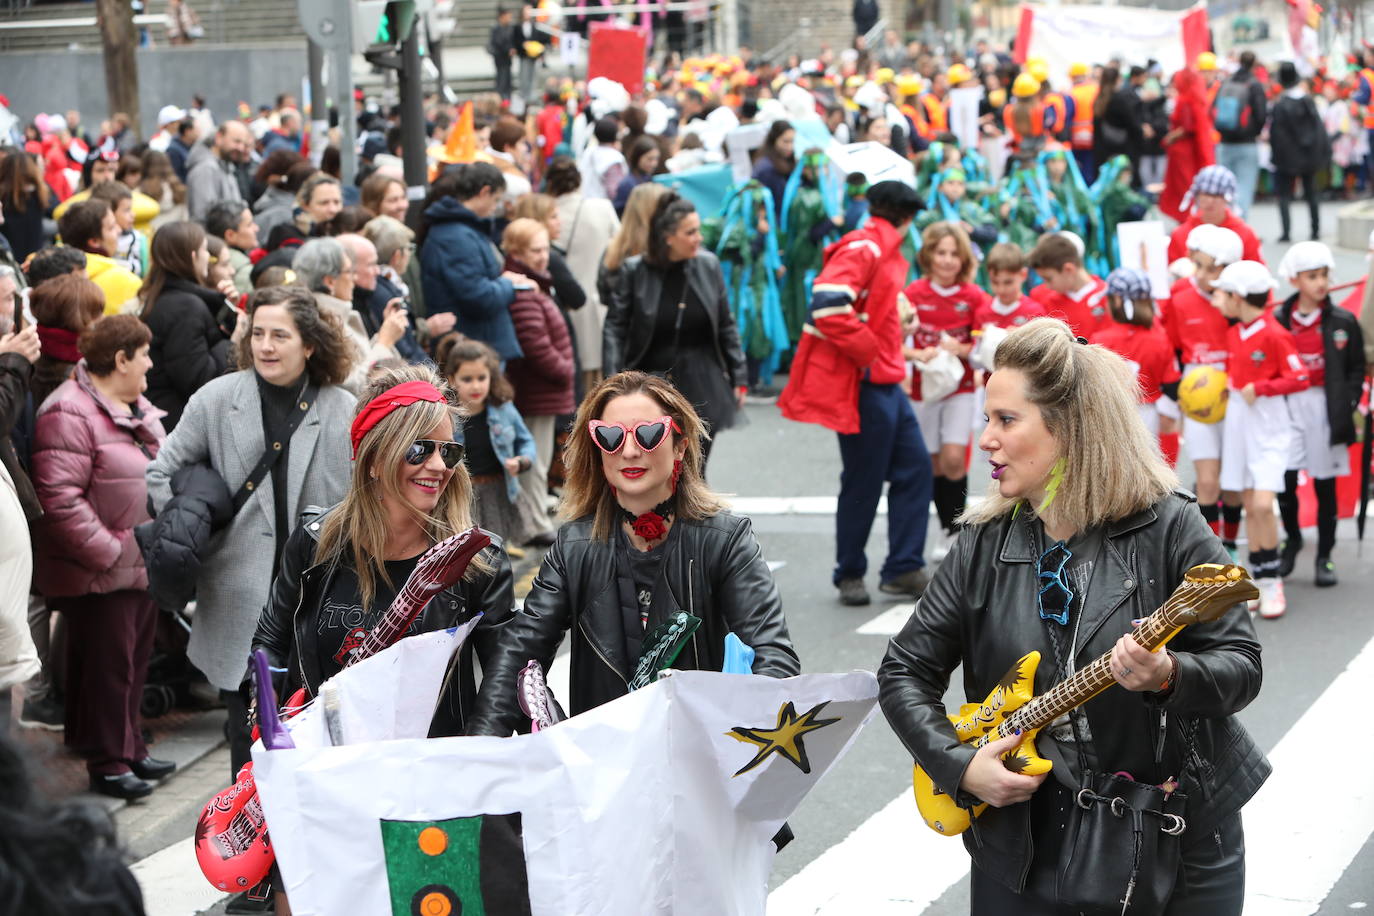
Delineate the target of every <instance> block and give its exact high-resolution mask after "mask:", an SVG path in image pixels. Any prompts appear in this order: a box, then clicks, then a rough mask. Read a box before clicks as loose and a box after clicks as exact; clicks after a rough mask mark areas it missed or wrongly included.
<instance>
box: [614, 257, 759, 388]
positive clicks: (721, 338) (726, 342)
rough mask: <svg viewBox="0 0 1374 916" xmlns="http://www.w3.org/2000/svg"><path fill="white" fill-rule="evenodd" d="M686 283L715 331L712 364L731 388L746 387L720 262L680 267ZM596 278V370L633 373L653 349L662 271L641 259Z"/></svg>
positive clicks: (694, 262)
mask: <svg viewBox="0 0 1374 916" xmlns="http://www.w3.org/2000/svg"><path fill="white" fill-rule="evenodd" d="M684 269H685V270H686V272H687V283H688V285H690V286H691V288H692V290H693V291H694V292H695V293H696V295H697V299H698V301H700V302H701V304H702V305H703V306H705V307H706V314H707V315H708V316H710V318H711V326H712V327H713V328H714V329H715V332H716V333H715V338H716V339H715V344H716V345H715V354H716V363H717V365H718V366H719V368H720V371H721V372H723V373H725V377H726V378H727V379H728V380H729V382H730V387H731V388H739V387H742V386H744V385H747V384H749V373H748V371H747V369H746V368H745V364H744V352H743V351H742V350H740V345H739V328H738V327H737V326H736V325H735V318H734V313H733V312H731V311H730V299H729V295H728V294H727V293H726V290H725V275H724V274H722V273H721V270H720V261H718V260H716V256H715V255H713V254H711V253H710V252H706V251H703V252H700V253H698V254H697V256H696V257H694V258H692V259H691V260H690V261H688V262H687V263H686V266H685V268H684ZM604 277H605V285H604V287H603V286H602V277H600V276H599V277H598V278H597V286H598V288H599V289H601V291H602V295H603V297H605V296H606V295H607V294H609V298H603V301H604V302H605V304H606V309H607V311H606V323H605V325H604V326H603V327H602V331H601V367H602V371H604V372H605V373H606V375H607V376H612V375H615V374H616V373H617V372H620V371H621V370H623V369H638V368H639V364H640V361H641V360H642V359H644V356H645V354H647V353H648V352H649V345H650V344H651V343H653V337H654V324H655V322H656V321H657V319H658V306H659V299H661V298H662V294H663V271H661V270H659V269H658V268H656V267H653V266H651V265H649V264H647V263H645V261H644V258H643V257H642V256H639V255H636V256H634V257H631V258H626V259H625V263H624V264H622V265H621V266H620V269H619V270H616V271H613V272H612V271H604Z"/></svg>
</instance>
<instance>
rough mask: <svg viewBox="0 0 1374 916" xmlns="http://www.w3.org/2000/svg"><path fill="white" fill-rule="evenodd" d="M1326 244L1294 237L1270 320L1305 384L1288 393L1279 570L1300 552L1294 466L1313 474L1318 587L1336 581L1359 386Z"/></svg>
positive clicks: (1360, 369) (1357, 345)
mask: <svg viewBox="0 0 1374 916" xmlns="http://www.w3.org/2000/svg"><path fill="white" fill-rule="evenodd" d="M1333 266H1335V261H1334V260H1333V259H1332V257H1331V249H1329V248H1327V247H1326V246H1325V245H1323V244H1322V243H1321V242H1299V243H1298V244H1296V245H1294V246H1293V247H1292V248H1290V249H1288V253H1287V254H1285V255H1284V257H1283V261H1282V262H1281V263H1280V264H1279V276H1281V277H1284V278H1285V279H1287V280H1288V281H1289V282H1290V283H1292V284H1293V287H1294V288H1295V289H1296V290H1297V292H1295V293H1294V294H1293V295H1291V296H1289V297H1288V299H1287V300H1286V301H1285V302H1284V303H1283V305H1280V306H1279V307H1278V308H1276V309H1274V320H1275V321H1277V322H1278V323H1279V324H1281V325H1283V326H1284V327H1286V328H1287V329H1288V330H1289V332H1290V333H1291V334H1292V335H1293V343H1294V345H1295V346H1296V347H1297V350H1298V356H1299V357H1300V358H1301V359H1302V361H1303V365H1304V366H1305V367H1306V368H1307V380H1308V382H1309V383H1310V387H1309V388H1307V389H1306V390H1305V391H1299V392H1297V393H1296V394H1290V395H1289V396H1288V412H1289V414H1290V415H1292V417H1293V428H1294V435H1293V448H1292V451H1291V453H1290V455H1289V458H1290V460H1289V463H1288V473H1287V475H1285V479H1284V491H1283V493H1282V495H1280V496H1279V511H1280V512H1281V513H1282V515H1283V527H1284V532H1285V539H1284V542H1283V551H1282V553H1281V554H1280V557H1279V560H1280V563H1279V568H1280V570H1281V574H1282V575H1288V573H1290V572H1292V571H1293V566H1294V564H1295V563H1296V561H1297V557H1298V551H1300V550H1302V529H1301V527H1300V525H1299V522H1298V470H1299V469H1305V470H1306V471H1307V473H1308V474H1310V475H1311V476H1312V489H1313V490H1314V491H1316V494H1317V569H1316V584H1317V585H1318V586H1319V587H1322V588H1326V587H1330V586H1332V585H1335V584H1336V566H1335V564H1334V563H1332V562H1331V550H1332V548H1334V547H1335V546H1336V478H1337V477H1343V476H1345V475H1347V474H1349V473H1350V449H1349V446H1350V444H1351V443H1353V442H1354V441H1355V421H1354V415H1355V409H1356V407H1358V405H1359V403H1360V393H1361V390H1362V389H1363V386H1364V374H1365V359H1364V335H1363V334H1362V333H1361V331H1360V325H1359V322H1358V321H1356V320H1355V316H1354V315H1352V314H1350V312H1347V311H1346V310H1345V309H1343V308H1341V307H1340V306H1338V305H1336V304H1335V303H1333V302H1332V301H1331V297H1330V296H1329V295H1328V294H1329V293H1330V291H1331V269H1332V267H1333Z"/></svg>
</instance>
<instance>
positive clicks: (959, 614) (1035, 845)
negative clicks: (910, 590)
mask: <svg viewBox="0 0 1374 916" xmlns="http://www.w3.org/2000/svg"><path fill="white" fill-rule="evenodd" d="M1138 398H1139V393H1138V385H1137V382H1136V379H1135V374H1134V372H1133V371H1132V370H1131V368H1130V367H1129V365H1128V364H1127V363H1126V361H1125V360H1123V359H1122V358H1121V357H1119V356H1117V355H1116V354H1114V353H1112V352H1111V351H1109V350H1107V349H1105V348H1104V347H1100V346H1095V345H1089V344H1087V343H1086V342H1084V341H1083V339H1082V338H1078V339H1076V340H1075V338H1074V336H1073V332H1072V331H1070V330H1069V327H1068V325H1066V324H1064V323H1063V322H1061V321H1058V320H1056V319H1051V318H1040V319H1036V320H1035V321H1032V322H1030V323H1028V324H1026V325H1024V326H1023V327H1021V328H1018V329H1016V330H1015V331H1012V332H1011V333H1010V334H1009V335H1008V336H1007V338H1006V340H1005V341H1003V343H1002V344H1001V345H1000V346H999V347H998V349H997V355H996V358H995V367H994V369H993V372H992V374H991V375H990V376H989V377H988V382H987V400H986V406H985V408H984V410H985V414H986V418H985V419H986V425H985V427H984V429H983V431H982V434H981V435H980V437H979V440H978V447H979V448H980V449H982V451H983V452H984V453H985V454H986V456H987V460H988V462H989V463H990V464H991V466H992V478H993V481H992V486H991V489H990V490H989V492H988V494H987V496H986V498H985V499H984V500H983V501H982V502H980V503H976V504H975V505H974V506H972V507H971V508H970V509H969V510H968V511H966V512H965V513H964V515H963V518H962V522H963V527H962V528H961V530H960V532H959V534H958V539H957V540H956V541H955V544H954V547H953V549H952V550H951V551H950V554H949V556H948V557H947V558H946V559H945V560H944V562H943V563H942V564H941V565H940V569H939V571H938V572H937V573H936V575H935V577H934V579H933V580H932V581H931V583H930V586H929V587H928V588H927V589H926V591H925V595H924V596H923V597H922V599H921V602H920V603H919V604H918V605H917V607H916V610H915V611H914V612H913V613H912V615H911V619H910V620H909V621H908V622H907V624H906V626H905V627H904V628H903V629H902V631H901V632H900V633H899V634H898V635H897V636H896V638H894V639H893V640H892V642H891V644H890V645H889V647H888V652H887V656H886V658H884V659H883V663H882V666H881V668H880V669H879V671H878V681H879V685H880V687H881V701H882V707H883V712H884V713H885V714H886V716H887V719H888V722H889V723H890V724H891V725H892V728H893V730H894V731H895V732H896V733H897V735H898V737H899V738H901V739H902V741H903V743H904V744H905V745H906V747H907V750H909V751H910V752H911V755H912V757H913V758H915V760H916V762H917V763H918V764H919V765H920V767H921V768H922V769H923V770H924V771H925V772H926V773H927V774H928V775H929V776H930V777H931V779H932V781H933V782H934V785H935V787H936V789H937V790H938V791H939V792H941V793H944V794H945V795H947V796H949V797H951V798H952V799H953V800H954V801H955V803H956V804H957V805H959V806H960V807H964V808H967V807H970V806H974V805H978V804H982V803H986V804H987V806H988V807H987V808H986V810H984V811H982V813H981V814H979V815H978V816H977V817H976V818H975V820H974V822H973V826H972V827H971V828H970V829H969V830H968V831H967V832H965V833H964V837H965V845H966V847H967V848H968V850H969V852H970V854H971V856H972V858H973V868H972V882H971V888H972V894H971V899H972V907H971V912H973V913H975V914H1002V913H1018V914H1023V916H1059V914H1066V913H1077V912H1080V911H1081V910H1091V911H1093V912H1097V911H1099V910H1098V909H1097V908H1096V903H1097V898H1095V897H1094V898H1093V900H1092V904H1093V905H1091V906H1090V905H1089V903H1088V900H1087V898H1086V897H1084V896H1077V895H1079V894H1085V893H1087V891H1088V890H1089V889H1088V888H1087V887H1086V886H1085V885H1087V884H1091V883H1093V882H1092V881H1084V880H1078V881H1072V880H1066V878H1065V875H1072V874H1074V872H1073V869H1074V868H1078V867H1081V866H1080V864H1079V863H1080V862H1081V861H1084V858H1083V857H1082V856H1077V857H1076V856H1074V855H1072V854H1073V853H1074V852H1075V850H1077V849H1079V847H1077V846H1075V845H1074V842H1075V834H1074V831H1072V830H1070V829H1068V825H1070V824H1073V823H1076V822H1075V821H1074V818H1075V817H1084V818H1086V816H1084V815H1080V814H1079V813H1078V808H1082V809H1084V810H1088V809H1091V808H1092V805H1093V804H1095V802H1093V801H1092V799H1091V798H1090V799H1089V801H1090V804H1087V805H1085V804H1083V798H1084V797H1083V796H1082V794H1081V793H1080V792H1079V789H1080V787H1087V786H1093V785H1096V786H1102V785H1104V783H1103V781H1102V779H1101V774H1112V775H1114V776H1121V775H1122V774H1127V777H1128V779H1129V780H1132V781H1134V782H1135V783H1137V784H1141V785H1144V786H1146V787H1147V788H1148V789H1149V790H1151V791H1156V787H1158V790H1162V792H1163V793H1164V794H1167V795H1172V794H1173V793H1174V792H1178V793H1182V794H1183V795H1186V802H1185V803H1184V807H1183V809H1182V811H1183V814H1182V817H1183V819H1184V821H1186V829H1185V830H1183V831H1182V832H1181V834H1179V838H1180V839H1179V845H1178V847H1177V850H1178V851H1177V858H1175V859H1173V860H1172V861H1169V860H1168V859H1167V858H1166V857H1163V856H1161V857H1160V858H1159V859H1153V858H1145V859H1142V858H1140V857H1137V858H1136V859H1135V860H1134V862H1135V864H1133V860H1132V844H1131V828H1130V823H1131V818H1130V817H1126V820H1125V821H1124V823H1126V824H1127V828H1126V832H1125V834H1124V839H1123V837H1121V836H1118V837H1116V838H1117V839H1119V840H1122V842H1119V843H1116V844H1114V845H1107V846H1103V847H1101V848H1099V849H1098V850H1097V852H1098V853H1099V854H1100V855H1098V856H1096V857H1093V856H1088V857H1087V859H1089V860H1091V868H1092V869H1093V870H1094V873H1095V874H1097V875H1099V876H1102V875H1108V874H1110V875H1113V876H1116V875H1121V877H1120V881H1119V884H1111V882H1108V881H1106V880H1105V879H1104V880H1102V881H1101V884H1102V885H1103V887H1102V888H1101V890H1102V892H1103V894H1104V895H1105V898H1107V902H1108V903H1109V904H1110V903H1111V902H1112V901H1115V905H1116V906H1117V907H1118V908H1119V907H1120V900H1121V897H1122V896H1123V894H1124V895H1125V896H1126V897H1127V898H1128V899H1129V898H1130V897H1131V895H1132V893H1134V895H1135V901H1136V902H1135V905H1134V906H1132V907H1131V910H1130V911H1131V912H1137V908H1138V911H1139V912H1141V913H1145V912H1150V913H1161V914H1166V916H1184V914H1188V916H1192V914H1197V916H1202V914H1208V916H1211V914H1235V916H1239V914H1240V912H1241V906H1242V904H1243V902H1244V897H1245V893H1244V886H1245V845H1244V838H1243V835H1242V832H1241V820H1240V808H1241V806H1242V805H1243V804H1244V803H1245V802H1246V801H1247V800H1248V799H1249V798H1250V797H1251V796H1252V795H1253V794H1254V793H1255V792H1256V791H1257V790H1258V789H1259V787H1260V785H1261V784H1262V783H1263V782H1264V780H1265V778H1266V777H1267V776H1268V774H1269V764H1268V762H1267V761H1266V760H1265V759H1264V755H1263V754H1262V753H1261V752H1260V751H1259V749H1258V748H1257V747H1256V746H1255V743H1254V742H1253V741H1252V740H1251V738H1250V736H1249V735H1248V734H1246V732H1245V729H1244V728H1243V727H1242V726H1241V725H1240V723H1239V722H1237V721H1236V719H1235V714H1236V713H1237V712H1239V711H1240V710H1241V709H1242V708H1244V707H1245V706H1246V705H1247V704H1248V703H1249V702H1250V701H1251V700H1252V699H1254V697H1255V695H1256V694H1257V693H1258V692H1259V688H1260V679H1261V669H1260V646H1259V642H1258V641H1257V640H1256V638H1255V630H1254V626H1253V625H1252V624H1251V622H1250V617H1249V615H1248V614H1247V613H1246V610H1245V606H1244V603H1243V602H1240V603H1237V604H1235V605H1234V606H1232V607H1230V608H1229V609H1228V610H1227V611H1226V612H1225V613H1224V615H1222V616H1221V617H1220V618H1218V619H1216V620H1214V621H1213V622H1210V623H1199V624H1196V625H1194V626H1190V627H1187V628H1185V629H1183V630H1182V631H1181V632H1180V633H1179V634H1178V635H1177V637H1175V638H1174V639H1173V641H1172V642H1170V643H1169V644H1168V646H1167V648H1166V649H1161V650H1160V651H1158V652H1154V653H1151V652H1147V651H1146V650H1145V649H1144V648H1143V647H1142V646H1141V645H1140V644H1139V643H1137V642H1136V640H1135V638H1134V636H1133V635H1132V632H1133V630H1134V629H1135V623H1136V622H1138V621H1139V619H1140V618H1146V617H1149V616H1150V615H1151V614H1152V613H1153V612H1154V611H1155V610H1156V609H1157V608H1159V607H1161V606H1162V605H1163V604H1164V603H1165V600H1166V599H1167V598H1168V597H1169V596H1170V594H1171V593H1173V591H1174V590H1175V588H1176V587H1177V586H1178V585H1179V584H1180V583H1181V582H1182V581H1183V579H1184V575H1185V573H1186V572H1187V571H1188V570H1189V569H1190V568H1191V567H1193V566H1195V565H1197V564H1202V563H1226V562H1227V554H1226V551H1225V550H1224V549H1223V548H1222V546H1221V541H1220V540H1218V538H1217V537H1216V535H1215V534H1213V533H1212V531H1211V530H1210V529H1209V528H1208V526H1207V523H1206V522H1205V521H1204V520H1203V518H1202V513H1201V512H1199V511H1198V508H1197V506H1196V502H1195V500H1194V498H1193V496H1192V494H1190V493H1187V492H1185V491H1183V490H1180V489H1177V487H1178V481H1177V479H1176V478H1175V477H1174V474H1173V471H1171V470H1170V469H1169V467H1168V465H1167V464H1166V463H1165V462H1164V459H1163V457H1162V456H1161V455H1160V452H1159V446H1158V442H1157V439H1156V438H1155V437H1154V436H1152V435H1151V434H1150V433H1149V432H1148V431H1147V429H1146V427H1145V424H1144V422H1143V421H1142V419H1141V417H1140V414H1139V412H1138V411H1137V410H1136V403H1137V400H1138ZM1033 650H1038V651H1039V653H1040V662H1039V667H1038V668H1037V669H1036V672H1035V678H1034V681H1035V683H1034V687H1035V690H1034V692H1035V694H1036V695H1040V694H1044V693H1046V692H1047V691H1048V690H1049V689H1050V687H1051V686H1053V685H1054V684H1056V683H1059V682H1061V681H1063V680H1065V679H1066V678H1067V677H1069V676H1070V674H1071V673H1072V672H1074V671H1077V670H1079V669H1083V668H1086V667H1087V666H1088V665H1090V664H1091V663H1092V662H1093V661H1094V660H1095V659H1097V658H1099V657H1101V656H1104V655H1107V654H1108V653H1110V670H1111V677H1112V681H1113V682H1112V684H1111V686H1110V687H1108V688H1107V689H1106V690H1105V692H1103V693H1102V694H1101V695H1100V696H1097V697H1094V698H1093V699H1091V700H1089V701H1088V702H1087V703H1086V704H1085V705H1083V706H1081V707H1080V708H1079V709H1078V710H1077V711H1076V712H1074V713H1073V714H1072V715H1066V716H1061V717H1060V718H1059V719H1058V720H1056V721H1055V722H1053V723H1051V724H1050V725H1049V726H1047V727H1045V728H1044V730H1043V731H1040V732H1039V734H1038V736H1037V742H1038V744H1037V749H1038V751H1039V753H1040V756H1041V757H1044V758H1046V759H1049V760H1051V762H1052V763H1053V768H1052V769H1051V770H1050V772H1049V773H1048V774H1043V773H1042V774H1040V775H1038V776H1031V775H1026V774H1024V773H1021V772H1015V771H1014V768H1016V766H1017V763H1016V761H1017V760H1019V759H1020V758H1017V757H1009V758H1007V761H1006V762H1005V763H1004V761H1003V759H1001V755H1003V754H1007V753H1008V752H1009V751H1011V750H1012V749H1013V748H1015V747H1016V746H1017V745H1018V744H1020V742H1021V740H1022V739H1021V737H1020V736H1019V732H1018V733H1017V734H1016V735H1010V736H1008V737H1006V738H1003V739H999V740H996V741H991V742H989V743H987V744H986V745H984V746H983V747H982V748H979V747H977V746H976V744H974V743H960V739H959V737H958V736H957V734H956V732H955V730H954V727H953V726H952V725H951V723H950V722H949V720H948V719H946V718H945V713H946V710H945V707H944V705H943V703H944V700H943V698H944V694H945V691H946V688H947V687H948V686H949V679H950V675H951V674H952V673H953V672H954V669H955V668H957V667H959V666H960V665H962V666H963V679H964V692H965V694H966V696H967V699H968V701H970V702H974V703H977V702H981V701H982V700H983V698H984V697H985V696H987V695H989V694H990V693H991V692H992V691H993V689H994V688H995V687H997V686H998V684H999V683H1005V680H1006V678H1005V675H1004V672H1007V670H1008V669H1009V668H1011V667H1012V666H1013V665H1014V664H1015V663H1016V662H1017V660H1018V659H1019V658H1021V657H1022V656H1023V655H1025V654H1026V653H1029V652H1031V651H1033ZM1023 762H1024V761H1023ZM1094 773H1096V774H1099V776H1098V777H1096V778H1094V777H1093V775H1092V774H1094ZM1076 800H1077V801H1078V806H1075V801H1076ZM1108 800H1110V799H1108ZM1117 808H1118V806H1117V805H1113V807H1112V813H1117ZM1150 813H1154V812H1150ZM1120 814H1121V816H1125V814H1126V812H1124V811H1121V812H1120ZM1109 818H1110V815H1109ZM1135 818H1136V820H1135V823H1136V824H1137V830H1138V834H1137V836H1138V837H1141V838H1142V839H1141V842H1142V843H1143V844H1145V846H1147V847H1149V848H1150V849H1154V848H1156V847H1155V843H1156V840H1157V839H1159V838H1160V833H1161V830H1162V827H1161V823H1162V819H1158V818H1151V817H1144V818H1142V817H1140V815H1136V816H1135ZM1113 820H1116V819H1113ZM1083 823H1088V821H1086V819H1085V820H1084V821H1083ZM913 829H924V828H921V827H919V826H913ZM1082 835H1084V836H1086V835H1088V834H1086V833H1085V834H1082ZM1161 842H1163V844H1164V845H1167V837H1166V838H1164V840H1163V841H1161ZM1139 848H1143V847H1138V849H1139ZM1142 861H1146V862H1154V863H1156V864H1157V866H1158V867H1157V868H1153V869H1152V868H1151V867H1149V866H1148V865H1147V866H1139V863H1140V862H1142ZM1118 867H1119V868H1120V869H1123V871H1118V870H1116V869H1117V868H1118ZM1132 869H1136V870H1137V871H1139V874H1136V873H1135V871H1132ZM1127 874H1129V875H1130V879H1129V881H1128V879H1127V877H1126V875H1127ZM1080 877H1081V876H1080ZM1175 878H1176V880H1175ZM1161 881H1162V882H1163V883H1162V884H1161V883H1159V882H1161ZM1128 883H1129V884H1130V885H1131V887H1130V888H1128V887H1127V884H1128ZM1107 885H1111V886H1107ZM1152 895H1153V896H1152ZM1115 911H1117V910H1113V912H1115Z"/></svg>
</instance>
